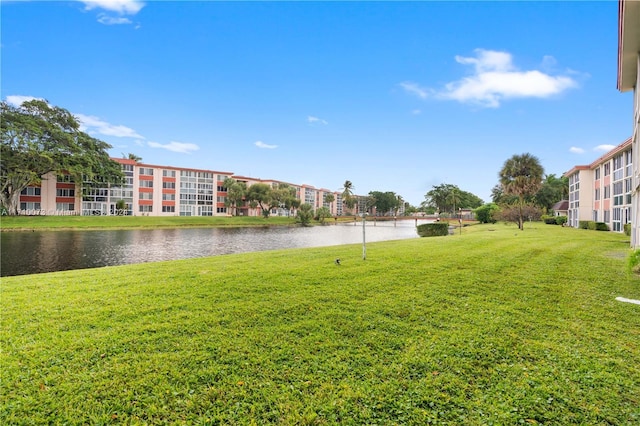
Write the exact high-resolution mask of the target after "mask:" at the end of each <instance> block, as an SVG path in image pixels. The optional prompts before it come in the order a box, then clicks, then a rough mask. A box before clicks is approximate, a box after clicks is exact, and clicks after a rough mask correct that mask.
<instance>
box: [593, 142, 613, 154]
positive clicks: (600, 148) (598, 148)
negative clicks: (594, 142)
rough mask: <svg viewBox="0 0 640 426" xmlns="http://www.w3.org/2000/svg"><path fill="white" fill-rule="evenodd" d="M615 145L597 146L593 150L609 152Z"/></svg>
mask: <svg viewBox="0 0 640 426" xmlns="http://www.w3.org/2000/svg"><path fill="white" fill-rule="evenodd" d="M615 147H616V146H615V145H607V144H602V145H598V146H596V147H595V148H593V150H594V151H605V152H606V151H611V150H612V149H613V148H615Z"/></svg>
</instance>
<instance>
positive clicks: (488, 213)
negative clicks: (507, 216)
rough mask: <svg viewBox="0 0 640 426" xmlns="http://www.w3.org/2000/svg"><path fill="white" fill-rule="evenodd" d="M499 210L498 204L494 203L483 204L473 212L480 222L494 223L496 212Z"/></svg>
mask: <svg viewBox="0 0 640 426" xmlns="http://www.w3.org/2000/svg"><path fill="white" fill-rule="evenodd" d="M499 211H500V206H498V205H497V204H496V203H487V204H484V205H482V206H480V207H478V208H477V209H475V210H474V211H473V212H474V213H475V215H476V220H477V221H478V222H480V223H496V217H495V215H496V213H497V212H499Z"/></svg>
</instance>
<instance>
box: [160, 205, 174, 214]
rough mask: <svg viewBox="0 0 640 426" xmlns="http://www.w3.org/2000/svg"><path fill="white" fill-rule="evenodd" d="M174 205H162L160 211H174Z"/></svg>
mask: <svg viewBox="0 0 640 426" xmlns="http://www.w3.org/2000/svg"><path fill="white" fill-rule="evenodd" d="M175 212H176V206H162V213H175Z"/></svg>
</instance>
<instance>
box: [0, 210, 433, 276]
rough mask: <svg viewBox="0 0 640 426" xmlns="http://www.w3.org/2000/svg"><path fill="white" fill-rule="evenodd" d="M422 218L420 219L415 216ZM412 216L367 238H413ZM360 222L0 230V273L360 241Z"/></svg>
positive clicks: (370, 230) (373, 228) (370, 226)
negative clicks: (295, 224)
mask: <svg viewBox="0 0 640 426" xmlns="http://www.w3.org/2000/svg"><path fill="white" fill-rule="evenodd" d="M420 222H422V221H420ZM415 224H416V222H415V221H413V220H405V221H397V223H394V222H377V223H372V222H367V224H366V227H365V235H366V241H367V242H375V241H387V240H400V239H408V238H417V237H418V234H417V231H416V227H415ZM362 228H363V227H362V223H361V222H360V223H351V224H339V225H328V226H313V227H306V228H303V227H268V228H197V229H193V228H179V229H148V230H117V231H103V230H101V231H40V232H0V258H1V259H0V260H1V262H0V276H11V275H25V274H36V273H42V272H53V271H63V270H70V269H84V268H97V267H102V266H111V265H124V264H131V263H144V262H156V261H163V260H177V259H188V258H195V257H206V256H215V255H221V254H231V253H246V252H254V251H264V250H276V249H287V248H301V247H321V246H332V245H342V244H355V243H362V234H363V229H362Z"/></svg>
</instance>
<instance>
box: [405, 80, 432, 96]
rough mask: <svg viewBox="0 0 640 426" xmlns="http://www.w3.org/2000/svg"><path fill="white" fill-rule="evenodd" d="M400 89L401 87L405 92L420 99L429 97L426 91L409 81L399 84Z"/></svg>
mask: <svg viewBox="0 0 640 426" xmlns="http://www.w3.org/2000/svg"><path fill="white" fill-rule="evenodd" d="M400 87H402V88H403V89H404V90H405V92H407V93H410V94H412V95H415V96H417V97H419V98H420V99H426V98H427V97H428V96H429V91H428V89H425V88H423V87H420V85H419V84H417V83H413V82H411V81H405V82H402V83H400Z"/></svg>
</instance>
